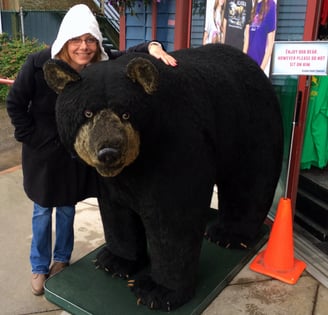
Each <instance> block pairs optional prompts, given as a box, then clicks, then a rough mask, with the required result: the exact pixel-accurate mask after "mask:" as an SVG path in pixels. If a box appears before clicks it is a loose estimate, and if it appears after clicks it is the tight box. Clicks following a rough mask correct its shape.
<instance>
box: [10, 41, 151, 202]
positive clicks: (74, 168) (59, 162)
mask: <svg viewBox="0 0 328 315" xmlns="http://www.w3.org/2000/svg"><path fill="white" fill-rule="evenodd" d="M147 50H148V44H146V43H145V44H141V45H138V46H135V47H133V48H131V49H129V50H128V51H139V52H146V51H147ZM107 53H108V56H109V58H110V59H115V58H116V57H118V56H120V55H122V54H124V53H125V52H111V51H108V52H107ZM49 58H50V48H48V49H45V50H42V51H41V52H38V53H34V54H31V55H30V56H29V57H28V58H27V60H26V62H25V64H24V65H23V67H22V69H21V71H20V72H19V74H18V76H17V78H16V80H15V82H14V84H13V86H12V88H11V89H10V91H9V95H8V97H7V111H8V114H9V117H10V118H11V122H12V124H13V125H14V127H15V138H16V139H17V141H20V142H22V167H23V178H24V180H23V181H24V183H23V184H24V190H25V192H26V194H27V196H28V197H29V198H30V199H31V200H32V201H34V202H36V203H37V204H39V205H41V206H43V207H55V206H70V205H74V204H76V203H77V202H78V201H81V200H83V199H85V198H88V197H97V196H98V176H99V175H98V174H97V173H96V171H95V169H93V168H91V167H89V166H87V165H86V164H84V163H83V162H81V161H80V160H79V159H78V158H72V156H71V155H70V154H69V153H68V152H67V151H66V149H65V148H64V147H63V145H62V144H61V142H60V140H59V137H58V133H57V125H56V116H55V104H56V99H57V95H56V93H55V92H54V91H53V90H51V89H50V88H49V87H48V85H47V83H46V81H45V80H44V75H43V70H42V67H43V64H44V63H45V62H46V61H47V60H48V59H49Z"/></svg>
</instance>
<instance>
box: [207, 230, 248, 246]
mask: <svg viewBox="0 0 328 315" xmlns="http://www.w3.org/2000/svg"><path fill="white" fill-rule="evenodd" d="M204 238H205V239H206V240H208V241H209V242H211V243H215V244H216V245H218V246H220V247H223V248H231V249H248V248H249V245H248V244H247V243H246V242H244V241H240V238H239V237H238V236H232V235H230V237H229V236H225V235H223V233H220V232H219V233H218V232H217V231H215V230H211V231H206V232H205V233H204Z"/></svg>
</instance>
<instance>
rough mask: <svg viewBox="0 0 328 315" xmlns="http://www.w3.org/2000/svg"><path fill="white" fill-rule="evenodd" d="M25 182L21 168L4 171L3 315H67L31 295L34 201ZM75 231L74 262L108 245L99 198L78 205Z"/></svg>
mask: <svg viewBox="0 0 328 315" xmlns="http://www.w3.org/2000/svg"><path fill="white" fill-rule="evenodd" d="M22 180H23V177H22V171H21V168H20V167H15V168H12V169H9V170H6V171H3V172H0V195H1V203H0V226H1V238H0V248H1V256H2V257H1V260H0V283H1V287H0V305H1V307H0V314H2V315H20V314H48V315H55V314H56V315H58V314H65V313H66V312H63V311H62V310H60V309H59V308H58V307H57V306H56V305H54V304H51V303H50V302H48V301H47V300H46V299H45V298H44V297H43V296H41V297H40V296H34V295H33V294H32V292H31V288H30V277H31V269H30V263H29V252H30V244H31V237H32V234H31V233H32V232H31V218H32V202H31V201H30V200H29V199H28V198H27V197H26V195H25V193H24V191H23V188H22ZM54 213H55V212H54ZM53 219H54V220H55V218H53ZM74 228H75V244H74V251H73V255H72V259H71V263H74V262H75V261H76V260H78V259H79V258H81V257H83V256H84V255H86V254H87V253H89V252H90V251H91V250H93V249H95V248H97V247H99V246H100V245H101V244H103V243H104V238H103V230H102V224H101V221H100V214H99V211H98V206H97V203H96V200H95V199H87V200H85V201H83V202H81V203H79V204H78V206H77V211H76V216H75V223H74Z"/></svg>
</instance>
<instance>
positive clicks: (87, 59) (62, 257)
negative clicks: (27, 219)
mask: <svg viewBox="0 0 328 315" xmlns="http://www.w3.org/2000/svg"><path fill="white" fill-rule="evenodd" d="M102 40H103V39H102V35H101V32H100V30H99V26H98V23H97V20H96V19H95V17H94V15H93V14H92V12H91V11H90V10H89V8H88V7H87V6H86V5H83V4H80V5H76V6H74V7H72V8H71V9H70V10H69V11H68V12H67V14H66V15H65V17H64V19H63V21H62V23H61V26H60V28H59V31H58V35H57V38H56V40H55V42H54V43H53V45H52V47H51V49H50V48H48V49H45V50H43V51H41V52H38V53H35V54H32V55H30V56H29V57H28V58H27V60H26V62H25V64H24V65H23V67H22V69H21V71H20V72H19V74H18V76H17V78H16V80H15V83H14V85H13V86H12V89H11V90H10V92H9V95H8V98H7V111H8V114H9V116H10V118H11V121H12V124H13V125H14V127H15V138H16V139H17V140H18V141H20V142H22V143H23V145H22V167H23V182H24V190H25V192H26V194H27V196H28V197H29V198H30V199H31V200H32V201H33V202H34V210H33V217H32V231H33V236H32V242H31V252H30V262H31V266H32V280H31V286H32V292H33V293H34V294H35V295H41V294H42V293H43V292H44V289H43V284H44V281H45V280H46V278H47V277H48V276H49V275H50V276H51V275H53V274H55V273H57V272H58V271H60V270H62V269H63V268H64V267H66V266H68V264H69V260H70V258H71V253H72V250H73V244H74V233H73V223H74V215H75V204H76V203H77V202H78V201H81V200H83V199H85V198H88V197H91V196H97V184H98V180H97V176H98V175H96V172H95V171H94V170H93V169H92V168H90V167H89V166H86V165H84V164H82V163H80V162H79V161H78V160H77V159H73V158H72V157H71V156H70V155H69V154H68V153H67V152H66V150H65V149H64V147H63V146H62V144H61V143H60V141H59V138H58V133H57V126H56V120H55V103H56V98H57V96H56V94H55V92H54V91H52V90H51V89H50V88H49V87H48V86H47V83H46V81H45V80H44V74H43V70H42V66H43V64H44V63H45V62H46V61H47V60H48V59H49V58H50V57H52V58H59V59H62V60H63V61H65V62H67V63H68V64H69V65H70V66H71V67H72V68H73V69H75V70H76V71H81V70H82V69H83V68H84V67H86V66H87V65H88V64H90V63H93V62H97V61H102V60H107V59H109V58H111V59H113V58H116V57H118V56H120V55H122V54H124V53H126V52H117V53H115V54H114V53H111V52H110V51H108V52H105V50H104V48H103V47H102ZM129 51H140V52H149V53H150V54H152V55H153V56H155V57H156V58H158V59H161V60H163V62H165V63H166V64H168V65H172V66H175V65H176V61H175V59H174V58H173V57H171V56H170V55H168V54H167V53H166V52H165V51H164V50H163V49H162V46H161V45H160V44H159V43H157V42H150V43H148V44H146V43H145V44H141V45H138V46H136V47H134V48H132V49H130V50H129ZM54 207H56V242H55V246H54V252H53V261H54V262H53V264H52V266H51V267H50V268H49V266H50V263H51V256H52V240H51V234H52V220H51V218H52V210H53V208H54Z"/></svg>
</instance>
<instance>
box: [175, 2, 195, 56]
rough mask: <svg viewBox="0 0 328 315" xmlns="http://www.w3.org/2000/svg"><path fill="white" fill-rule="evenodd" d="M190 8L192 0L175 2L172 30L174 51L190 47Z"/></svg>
mask: <svg viewBox="0 0 328 315" xmlns="http://www.w3.org/2000/svg"><path fill="white" fill-rule="evenodd" d="M191 8H192V0H184V1H180V0H177V1H176V6H175V30H174V49H175V50H177V49H182V48H187V47H189V46H190V28H191V17H192V14H191Z"/></svg>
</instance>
